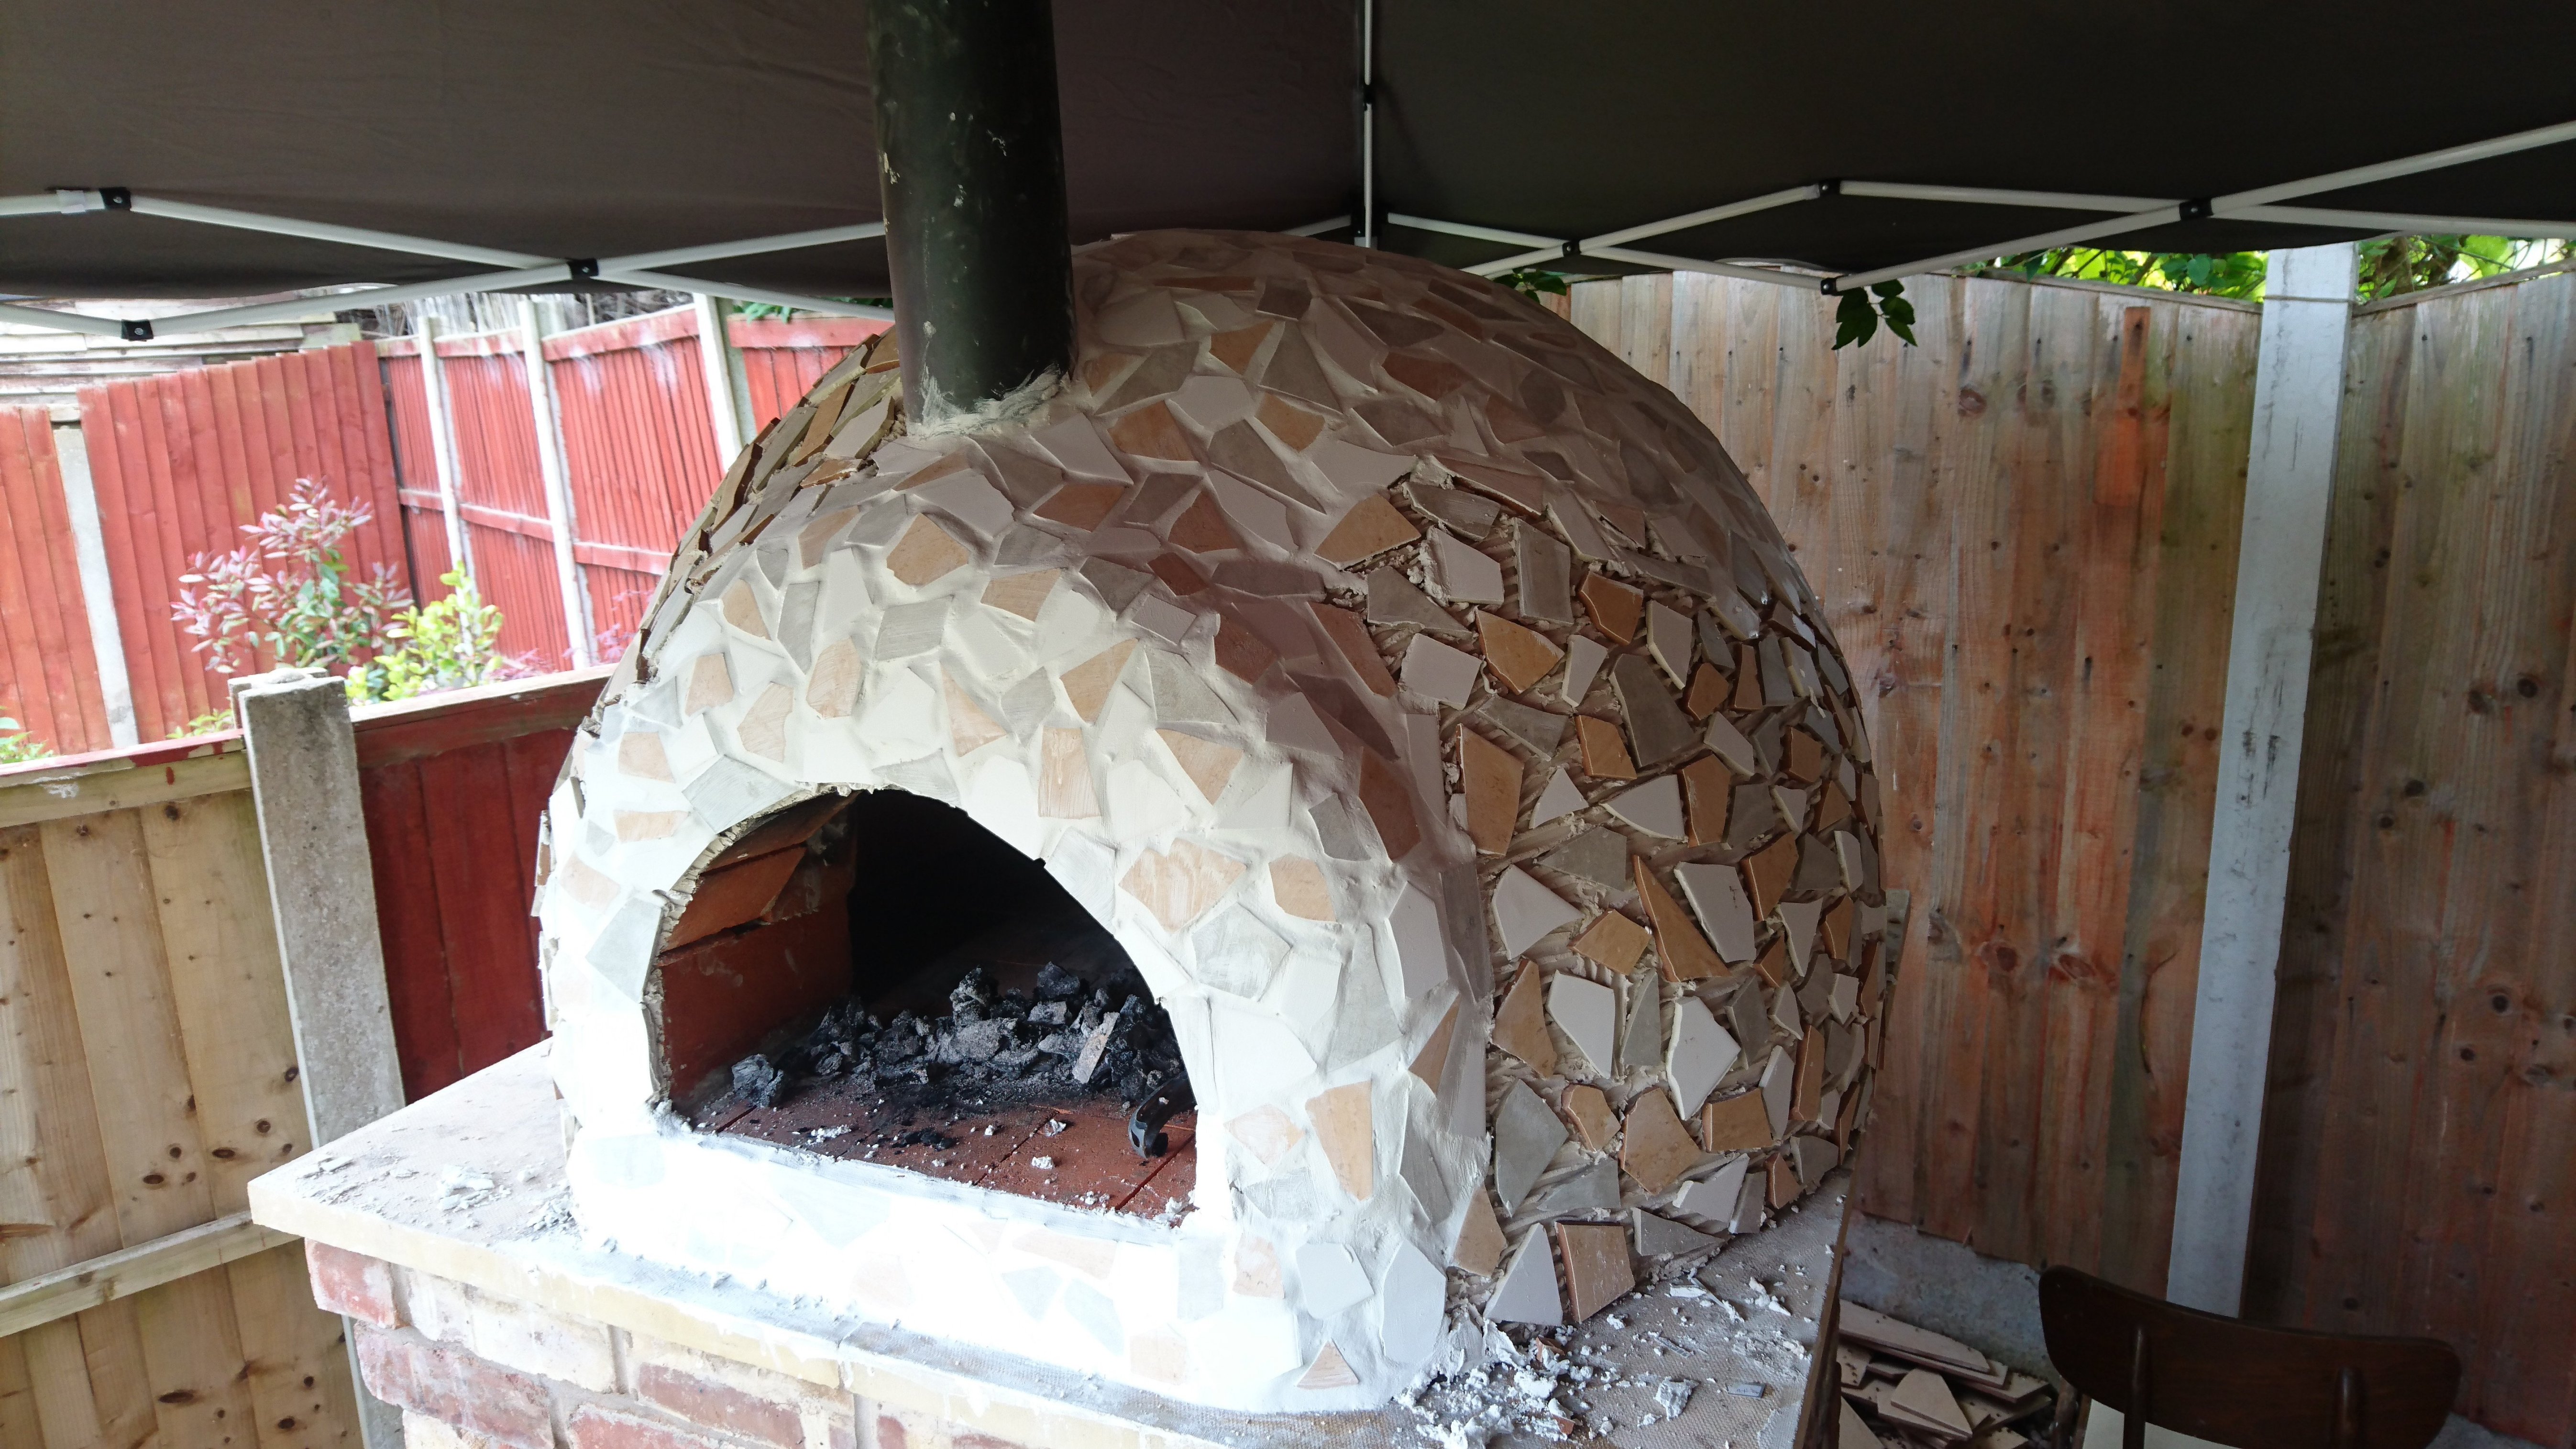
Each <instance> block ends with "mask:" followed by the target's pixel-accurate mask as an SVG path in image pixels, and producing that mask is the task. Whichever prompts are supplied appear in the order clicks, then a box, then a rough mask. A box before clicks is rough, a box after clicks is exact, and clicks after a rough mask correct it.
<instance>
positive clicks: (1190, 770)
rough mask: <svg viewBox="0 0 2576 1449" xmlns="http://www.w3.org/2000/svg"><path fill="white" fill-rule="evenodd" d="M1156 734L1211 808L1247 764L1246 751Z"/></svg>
mask: <svg viewBox="0 0 2576 1449" xmlns="http://www.w3.org/2000/svg"><path fill="white" fill-rule="evenodd" d="M1154 733H1155V734H1156V735H1157V736H1159V737H1161V739H1162V741H1163V743H1164V744H1165V745H1166V746H1168V747H1169V748H1170V749H1171V752H1172V758H1173V759H1174V760H1176V761H1178V762H1179V764H1180V767H1181V773H1183V774H1185V775H1188V776H1189V777H1190V783H1191V784H1193V785H1196V786H1198V787H1199V794H1200V795H1202V796H1204V797H1206V799H1207V802H1208V803H1209V804H1211V805H1213V804H1215V803H1216V797H1218V796H1219V795H1222V794H1224V793H1225V785H1226V782H1227V781H1228V780H1231V779H1233V778H1234V770H1235V767H1236V766H1237V765H1240V764H1242V763H1243V751H1241V750H1238V749H1236V748H1234V747H1233V746H1232V745H1221V744H1218V743H1217V742H1216V741H1214V740H1204V739H1201V738H1199V737H1198V736H1197V735H1193V734H1185V733H1183V732H1182V731H1180V730H1171V729H1158V730H1156V731H1154ZM959 753H960V754H963V753H964V751H962V750H961V751H959Z"/></svg>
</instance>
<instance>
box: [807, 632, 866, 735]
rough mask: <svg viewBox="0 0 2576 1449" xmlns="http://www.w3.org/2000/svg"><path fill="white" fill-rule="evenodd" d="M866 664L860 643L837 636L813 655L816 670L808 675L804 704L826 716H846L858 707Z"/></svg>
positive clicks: (827, 717) (826, 717)
mask: <svg viewBox="0 0 2576 1449" xmlns="http://www.w3.org/2000/svg"><path fill="white" fill-rule="evenodd" d="M863 668H864V665H863V664H862V663H861V661H860V659H859V650H858V646H857V645H855V644H852V643H851V642H850V641H849V640H847V639H835V640H833V641H832V642H831V643H829V644H826V645H824V646H823V648H822V650H821V651H820V652H819V653H817V654H816V655H815V656H814V672H813V673H812V674H809V675H807V676H806V678H805V704H806V707H807V708H809V709H811V710H813V711H814V713H815V714H816V715H818V716H820V717H821V718H824V719H847V718H848V717H849V715H850V712H851V711H852V710H854V709H857V708H858V707H859V678H860V675H861V672H862V670H863Z"/></svg>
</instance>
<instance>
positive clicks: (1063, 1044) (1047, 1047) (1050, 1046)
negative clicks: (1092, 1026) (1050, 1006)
mask: <svg viewBox="0 0 2576 1449" xmlns="http://www.w3.org/2000/svg"><path fill="white" fill-rule="evenodd" d="M1038 1050H1039V1051H1042V1052H1045V1053H1046V1054H1047V1055H1049V1056H1054V1057H1069V1056H1074V1055H1076V1054H1078V1053H1080V1052H1081V1050H1082V1034H1081V1033H1080V1032H1075V1031H1051V1032H1048V1033H1047V1034H1046V1035H1044V1036H1042V1037H1039V1038H1038Z"/></svg>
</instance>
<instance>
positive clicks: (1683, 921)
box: [1628, 855, 1726, 981]
mask: <svg viewBox="0 0 2576 1449" xmlns="http://www.w3.org/2000/svg"><path fill="white" fill-rule="evenodd" d="M1628 864H1629V868H1630V869H1631V870H1633V871H1634V872H1635V873H1636V877H1637V894H1638V895H1639V896H1640V897H1641V898H1643V899H1644V901H1645V902H1646V919H1647V920H1649V921H1651V922H1653V923H1654V928H1655V960H1656V961H1657V963H1658V964H1660V965H1661V966H1662V967H1663V971H1664V979H1665V980H1667V981H1705V980H1708V979H1710V978H1711V977H1717V976H1723V975H1725V974H1726V963H1725V962H1723V961H1720V960H1719V959H1717V948H1715V947H1713V946H1711V945H1709V944H1708V938H1707V937H1706V936H1703V935H1701V934H1700V933H1699V923H1698V922H1696V921H1693V920H1692V919H1691V918H1690V915H1689V913H1688V912H1685V911H1684V910H1683V909H1682V906H1681V902H1679V901H1677V900H1674V899H1673V893H1672V892H1671V891H1668V890H1666V889H1664V883H1663V882H1662V881H1660V880H1657V879H1655V873H1654V872H1653V871H1652V870H1649V869H1648V868H1647V866H1646V858H1645V857H1644V856H1642V855H1640V856H1632V857H1630V858H1629V862H1628Z"/></svg>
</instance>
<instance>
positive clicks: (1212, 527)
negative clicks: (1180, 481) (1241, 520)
mask: <svg viewBox="0 0 2576 1449" xmlns="http://www.w3.org/2000/svg"><path fill="white" fill-rule="evenodd" d="M1169 537H1170V538H1171V540H1172V542H1173V543H1175V544H1177V545H1179V546H1180V547H1182V548H1185V549H1188V550H1189V551H1190V552H1192V553H1222V552H1224V551H1225V550H1227V549H1231V548H1241V547H1243V540H1242V539H1239V538H1237V537H1235V536H1234V530H1233V528H1231V527H1229V526H1228V525H1227V523H1226V521H1225V511H1224V510H1223V509H1221V508H1219V507H1217V505H1216V494H1214V493H1212V492H1209V491H1208V490H1206V489H1201V490H1199V496H1198V499H1197V501H1195V502H1193V503H1192V504H1190V506H1189V507H1187V508H1185V509H1182V510H1181V516H1180V517H1178V518H1175V519H1173V520H1172V527H1171V530H1170V534H1169Z"/></svg>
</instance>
